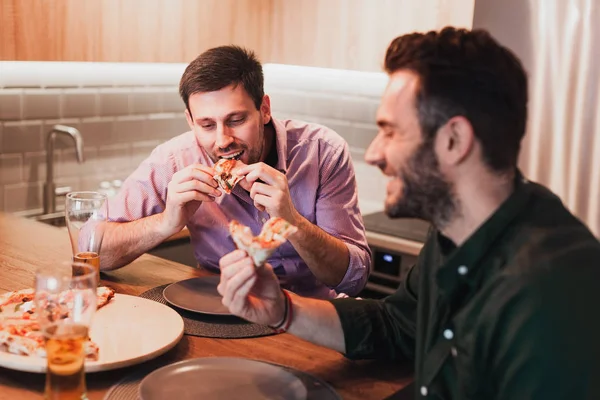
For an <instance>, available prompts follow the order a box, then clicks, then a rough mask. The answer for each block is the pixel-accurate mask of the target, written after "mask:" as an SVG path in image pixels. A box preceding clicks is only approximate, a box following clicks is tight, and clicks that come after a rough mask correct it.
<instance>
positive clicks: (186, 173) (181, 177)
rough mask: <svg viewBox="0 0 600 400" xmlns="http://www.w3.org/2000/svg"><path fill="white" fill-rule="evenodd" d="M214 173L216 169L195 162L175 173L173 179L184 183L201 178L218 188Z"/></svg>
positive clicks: (200, 179)
mask: <svg viewBox="0 0 600 400" xmlns="http://www.w3.org/2000/svg"><path fill="white" fill-rule="evenodd" d="M213 175H214V170H213V169H212V168H210V167H207V166H205V165H202V164H194V165H190V166H189V167H186V168H184V169H182V170H181V171H178V172H176V173H175V174H174V175H173V178H172V181H173V182H175V183H182V182H186V181H189V180H199V181H202V182H205V183H207V184H208V185H209V186H212V187H214V188H216V187H218V183H217V181H215V180H214V178H213Z"/></svg>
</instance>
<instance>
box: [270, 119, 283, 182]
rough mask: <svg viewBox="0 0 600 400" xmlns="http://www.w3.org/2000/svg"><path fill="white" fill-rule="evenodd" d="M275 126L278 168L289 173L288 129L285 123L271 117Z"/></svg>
mask: <svg viewBox="0 0 600 400" xmlns="http://www.w3.org/2000/svg"><path fill="white" fill-rule="evenodd" d="M271 121H272V122H273V127H274V128H275V138H274V139H275V143H274V144H275V146H277V166H276V169H277V170H279V171H280V172H282V173H283V174H285V173H287V129H286V128H285V125H283V123H282V122H281V121H280V120H278V119H275V118H273V117H271Z"/></svg>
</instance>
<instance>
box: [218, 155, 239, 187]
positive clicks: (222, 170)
mask: <svg viewBox="0 0 600 400" xmlns="http://www.w3.org/2000/svg"><path fill="white" fill-rule="evenodd" d="M242 165H243V163H242V162H241V161H238V160H236V159H233V158H232V159H227V158H221V159H220V160H219V161H217V163H216V164H215V166H214V167H213V168H214V170H215V175H214V176H213V178H214V179H215V181H217V183H218V184H219V186H220V187H221V188H222V189H223V190H224V191H225V193H227V194H230V193H231V191H232V190H233V188H234V187H235V185H237V183H238V182H239V181H241V180H242V179H244V177H243V176H240V175H237V174H236V173H235V170H236V169H237V168H239V167H240V166H242Z"/></svg>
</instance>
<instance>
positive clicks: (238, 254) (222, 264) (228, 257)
mask: <svg viewBox="0 0 600 400" xmlns="http://www.w3.org/2000/svg"><path fill="white" fill-rule="evenodd" d="M246 257H248V254H246V252H245V251H244V250H240V249H237V250H234V251H232V252H231V253H228V254H225V255H224V256H223V257H221V259H220V260H219V268H220V269H221V272H223V270H225V269H228V268H229V267H230V266H231V264H233V263H235V262H237V261H240V260H243V259H244V258H246Z"/></svg>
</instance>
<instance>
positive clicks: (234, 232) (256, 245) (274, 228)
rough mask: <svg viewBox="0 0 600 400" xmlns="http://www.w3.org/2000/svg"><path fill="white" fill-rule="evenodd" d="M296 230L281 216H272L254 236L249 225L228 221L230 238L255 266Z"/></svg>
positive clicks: (267, 257) (265, 259)
mask: <svg viewBox="0 0 600 400" xmlns="http://www.w3.org/2000/svg"><path fill="white" fill-rule="evenodd" d="M297 230H298V228H296V227H295V226H294V225H292V224H290V223H289V222H287V221H286V220H284V219H283V218H278V217H272V218H270V219H269V220H268V221H267V222H266V223H265V224H264V225H263V227H262V229H261V232H260V234H259V235H258V236H254V235H253V234H252V231H251V230H250V228H249V227H247V226H245V225H243V224H241V223H239V222H238V221H236V220H232V221H231V222H230V223H229V232H230V233H231V238H232V239H233V242H234V243H235V245H236V246H237V248H238V249H242V250H244V251H246V253H248V255H249V256H250V257H251V258H252V261H254V265H255V266H256V267H260V266H262V265H263V264H264V263H265V262H266V261H267V260H268V259H269V257H270V256H271V254H273V252H275V250H277V248H278V247H279V246H281V245H282V244H283V243H285V242H286V241H287V239H288V237H289V236H290V235H292V234H293V233H295V232H296V231H297Z"/></svg>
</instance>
